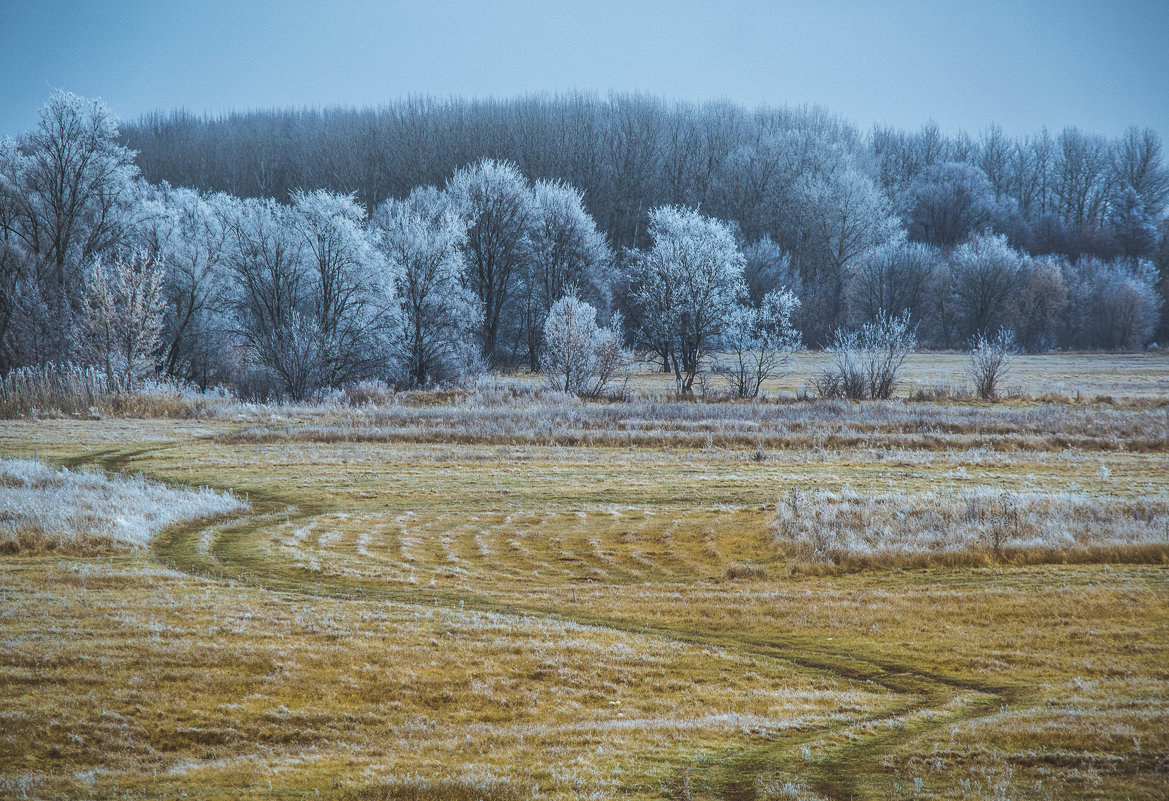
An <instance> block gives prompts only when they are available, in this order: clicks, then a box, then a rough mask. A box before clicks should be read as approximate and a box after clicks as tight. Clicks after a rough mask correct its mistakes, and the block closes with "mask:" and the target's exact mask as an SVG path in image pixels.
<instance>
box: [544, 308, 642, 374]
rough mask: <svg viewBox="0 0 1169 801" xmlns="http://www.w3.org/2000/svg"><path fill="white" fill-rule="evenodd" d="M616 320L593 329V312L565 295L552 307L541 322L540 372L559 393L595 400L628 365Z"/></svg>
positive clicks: (595, 315) (594, 314)
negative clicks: (542, 331) (542, 328)
mask: <svg viewBox="0 0 1169 801" xmlns="http://www.w3.org/2000/svg"><path fill="white" fill-rule="evenodd" d="M619 326H620V317H619V316H618V317H616V318H615V319H614V320H613V321H612V322H611V323H610V325H609V327H607V328H601V327H600V326H598V325H597V310H596V309H595V308H594V307H593V306H592V304H589V303H586V302H585V301H583V300H581V299H580V298H578V297H576V296H575V295H572V294H569V295H565V296H564V297H562V298H561V299H560V300H558V301H556V302H555V303H554V304H552V308H551V309H549V311H548V317H547V319H546V320H545V321H544V348H543V351H542V354H543V355H542V356H541V361H540V369H541V370H542V371H543V373H544V375H545V376H546V377H547V378H548V382H549V384H550V385H551V386H552V387H553V388H554V389H557V390H560V391H561V392H570V393H572V394H574V395H585V396H587V397H597V396H598V395H600V394H602V393H603V392H604V391H605V388H606V387H607V386H608V384H609V382H610V381H612V380H613V378H614V377H615V376H617V375H619V374H620V373H622V372H623V371H625V370H626V369H627V367H628V365H629V362H630V357H629V354H628V353H626V352H625V351H624V349H622V347H621V334H620V330H619Z"/></svg>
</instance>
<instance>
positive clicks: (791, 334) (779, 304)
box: [714, 289, 803, 398]
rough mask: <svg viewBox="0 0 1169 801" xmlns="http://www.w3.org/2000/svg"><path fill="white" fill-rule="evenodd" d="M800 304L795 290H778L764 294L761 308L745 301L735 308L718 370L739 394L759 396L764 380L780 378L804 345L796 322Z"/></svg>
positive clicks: (725, 333) (735, 392)
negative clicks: (794, 319)
mask: <svg viewBox="0 0 1169 801" xmlns="http://www.w3.org/2000/svg"><path fill="white" fill-rule="evenodd" d="M799 305H800V301H799V299H798V298H797V297H796V296H795V295H794V294H793V293H792V292H790V291H788V290H786V289H778V290H772V291H771V292H768V293H767V294H766V295H764V296H763V300H762V302H761V303H760V304H759V307H758V308H756V307H754V306H750V305H747V304H741V305H739V306H737V307H736V308H735V309H734V310H732V311H731V313H730V315H729V317H728V319H727V322H726V327H725V329H724V331H723V336H722V342H721V346H722V347H721V348H720V354H719V357H718V358H717V359H716V361H715V365H714V372H715V373H717V374H718V375H719V376H721V377H722V378H723V379H724V380H725V381H726V382H727V385H728V386H729V387H730V390H731V392H733V393H734V394H735V395H736V396H737V397H740V398H755V397H758V395H759V390H760V389H761V388H762V387H763V383H764V382H765V381H768V380H770V379H773V378H778V377H780V376H781V375H782V374H783V371H784V370H785V369H786V368H787V365H788V364H789V363H790V362H791V359H792V356H793V355H794V354H795V353H796V352H797V351H798V350H800V349H801V348H802V347H803V345H802V342H801V339H800V332H799V331H797V330H796V329H795V327H794V326H793V325H792V313H793V312H794V311H795V310H796V308H797V307H798V306H799Z"/></svg>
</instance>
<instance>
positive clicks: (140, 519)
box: [0, 459, 247, 553]
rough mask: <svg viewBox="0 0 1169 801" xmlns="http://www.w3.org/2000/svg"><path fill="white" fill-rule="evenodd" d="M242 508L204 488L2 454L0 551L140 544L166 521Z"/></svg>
mask: <svg viewBox="0 0 1169 801" xmlns="http://www.w3.org/2000/svg"><path fill="white" fill-rule="evenodd" d="M245 508H247V504H246V503H245V502H244V501H242V500H240V499H239V498H236V497H234V496H232V495H228V494H224V493H221V492H217V491H215V490H211V489H208V488H205V487H202V488H199V489H182V488H172V487H167V486H164V485H162V484H158V483H156V482H153V481H148V480H146V479H145V478H143V477H142V476H133V477H121V476H107V475H105V474H103V473H98V472H91V471H86V470H81V471H73V470H67V469H64V468H62V469H57V468H54V467H51V466H49V465H46V464H44V463H42V462H39V461H32V460H25V459H9V460H4V461H0V551H2V552H9V553H12V552H19V551H41V550H69V551H76V550H81V551H90V550H100V549H104V548H109V547H130V548H140V547H144V546H146V545H147V544H149V542H150V540H151V539H153V538H154V537H155V536H156V535H157V534H158V533H159V532H161V531H162V530H163V529H164V528H166V527H167V526H170V525H173V524H175V523H180V522H183V521H187V520H196V519H202V518H213V517H219V516H221V515H226V514H231V513H233V512H238V511H241V510H243V509H245Z"/></svg>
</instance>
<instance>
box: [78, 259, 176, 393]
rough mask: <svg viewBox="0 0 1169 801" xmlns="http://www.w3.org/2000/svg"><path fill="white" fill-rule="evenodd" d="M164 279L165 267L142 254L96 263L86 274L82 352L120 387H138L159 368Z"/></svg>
mask: <svg viewBox="0 0 1169 801" xmlns="http://www.w3.org/2000/svg"><path fill="white" fill-rule="evenodd" d="M162 281H163V270H162V267H161V265H159V264H157V263H155V262H154V261H152V260H151V259H149V258H147V257H145V256H142V255H135V256H133V257H131V258H127V259H118V260H117V261H115V262H114V263H113V264H108V265H107V264H103V263H102V262H101V261H95V262H94V263H93V266H92V267H91V269H90V271H89V273H88V275H87V276H86V280H85V298H86V303H85V305H84V306H83V307H82V310H81V314H80V315H79V320H78V350H79V351H80V356H81V358H82V359H83V360H84V361H86V362H88V363H90V364H94V365H97V366H98V367H100V368H101V369H102V370H103V371H104V372H105V374H106V380H107V382H108V383H109V385H110V386H112V387H116V388H118V389H119V390H121V391H124V392H129V391H133V390H134V389H135V388H136V387H137V386H138V385H139V384H140V383H141V382H142V381H143V380H144V379H146V378H147V377H148V376H150V375H151V374H153V372H154V354H155V352H156V351H157V350H158V348H159V344H160V342H161V335H162V322H163V319H162V318H163V306H164V301H163V296H162Z"/></svg>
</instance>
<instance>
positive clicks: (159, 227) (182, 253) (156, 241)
mask: <svg viewBox="0 0 1169 801" xmlns="http://www.w3.org/2000/svg"><path fill="white" fill-rule="evenodd" d="M143 203H144V205H151V206H153V209H152V210H149V211H148V212H147V213H146V214H144V215H143V216H144V221H143V223H142V224H141V225H140V226H139V230H138V233H137V235H136V237H135V241H136V243H137V244H136V246H137V247H138V248H139V249H140V250H141V251H142V252H144V253H146V254H148V255H149V256H150V258H152V259H153V260H154V261H155V262H157V263H158V264H161V265H162V267H163V270H164V277H163V298H164V300H165V307H166V310H165V313H164V316H163V333H162V338H163V340H162V341H163V345H162V351H161V354H160V356H161V364H162V369H163V371H164V372H166V373H167V374H168V375H172V376H176V377H179V378H183V379H186V380H189V381H194V382H195V383H197V384H199V385H200V386H203V387H206V386H207V385H208V384H209V383H211V382H213V381H223V380H227V379H228V378H229V377H230V376H229V375H228V374H227V363H226V362H225V360H224V353H225V351H226V350H228V349H229V346H228V341H227V329H228V327H229V326H228V322H227V320H226V319H225V314H226V312H227V301H228V281H227V276H226V274H225V273H226V266H225V263H224V258H225V254H226V252H227V249H228V232H227V227H226V226H225V225H224V217H223V215H222V214H220V213H219V212H218V207H219V206H221V205H223V204H225V203H226V201H225V199H224V198H223V196H209V197H204V196H202V195H200V194H199V193H198V192H195V191H194V190H191V189H172V188H170V187H169V186H167V185H166V184H163V185H161V186H158V187H152V188H151V189H150V190H149V192H148V194H147V195H146V197H145V198H144V200H143Z"/></svg>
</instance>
